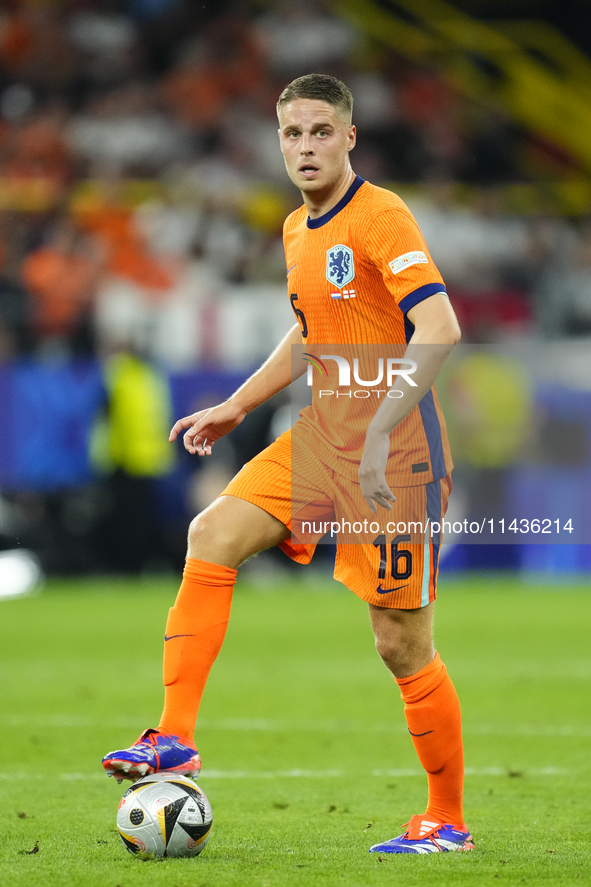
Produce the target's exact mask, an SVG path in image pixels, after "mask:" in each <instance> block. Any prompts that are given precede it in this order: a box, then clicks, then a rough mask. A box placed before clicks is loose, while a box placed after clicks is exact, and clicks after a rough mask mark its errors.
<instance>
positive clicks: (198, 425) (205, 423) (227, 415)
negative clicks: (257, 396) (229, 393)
mask: <svg viewBox="0 0 591 887" xmlns="http://www.w3.org/2000/svg"><path fill="white" fill-rule="evenodd" d="M245 416H246V413H245V411H244V410H242V409H240V407H238V406H237V405H236V404H235V403H233V402H232V401H229V400H227V401H224V403H221V404H219V405H218V406H217V407H212V408H211V409H207V410H200V411H199V412H198V413H193V414H192V415H191V416H185V417H184V418H183V419H179V420H178V422H175V424H174V425H173V426H172V429H171V431H170V436H169V438H168V439H169V441H171V442H172V441H173V440H176V438H177V437H178V435H179V434H180V433H181V431H183V429H185V428H186V429H187V431H185V433H184V435H183V445H184V447H185V449H186V450H187V452H189V453H191V455H195V453H197V455H198V456H211V448H212V446H213V445H214V443H215V442H216V440H219V439H220V437H223V436H224V435H225V434H228V432H229V431H232V430H233V429H234V428H236V426H237V425H240V423H241V422H242V420H243V419H244V417H245Z"/></svg>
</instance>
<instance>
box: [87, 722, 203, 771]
mask: <svg viewBox="0 0 591 887" xmlns="http://www.w3.org/2000/svg"><path fill="white" fill-rule="evenodd" d="M102 763H103V767H104V768H105V770H106V771H107V775H108V776H114V777H115V779H116V780H117V782H122V781H123V780H124V779H130V780H131V781H132V782H135V780H136V779H141V778H142V777H143V776H149V775H150V774H151V773H157V772H158V771H160V770H167V771H169V772H171V773H177V774H182V775H183V776H190V777H191V778H192V779H197V777H198V776H199V771H200V770H201V758H200V757H199V752H198V751H197V749H196V748H195V743H194V742H193V741H192V740H190V739H187V738H186V737H185V736H175V735H173V734H171V733H160V731H159V730H154V729H152V728H149V729H148V730H144V732H143V733H142V735H141V736H140V737H139V739H137V740H136V741H135V742H134V744H133V745H131V746H130V747H129V748H124V749H122V750H121V751H110V752H109V753H108V754H106V755H105V757H104V758H103V762H102Z"/></svg>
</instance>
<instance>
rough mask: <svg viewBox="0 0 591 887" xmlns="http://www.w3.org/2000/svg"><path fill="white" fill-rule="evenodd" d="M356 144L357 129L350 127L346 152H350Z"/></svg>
mask: <svg viewBox="0 0 591 887" xmlns="http://www.w3.org/2000/svg"><path fill="white" fill-rule="evenodd" d="M356 142H357V127H356V126H353V124H351V126H350V127H349V132H348V133H347V151H352V150H353V148H354V147H355V144H356Z"/></svg>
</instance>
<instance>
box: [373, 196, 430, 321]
mask: <svg viewBox="0 0 591 887" xmlns="http://www.w3.org/2000/svg"><path fill="white" fill-rule="evenodd" d="M364 258H365V259H366V260H367V261H368V262H370V263H371V264H373V265H374V266H376V267H377V268H378V269H379V271H380V273H381V275H382V278H383V280H384V283H385V285H386V289H387V290H388V291H389V292H390V293H391V294H392V295H393V297H394V299H395V301H396V304H397V305H398V307H399V308H400V310H401V311H402V312H403V313H404V314H406V313H407V311H410V309H411V308H413V307H414V306H415V305H418V303H419V302H422V301H423V299H428V298H429V296H433V295H435V293H446V292H447V291H446V288H445V284H444V282H443V278H442V277H441V274H440V273H439V271H438V270H437V267H436V265H435V263H434V262H433V259H432V258H431V256H430V255H429V251H428V249H427V245H426V243H425V240H424V238H423V235H422V234H421V231H420V229H419V226H418V225H417V223H416V221H415V219H414V218H413V216H412V215H411V213H410V212H408V211H406V212H405V211H403V210H400V209H392V210H386V211H384V212H381V213H380V214H379V215H377V216H376V217H375V218H374V219H373V220H372V222H371V223H370V226H369V229H368V232H367V237H366V240H365V249H364Z"/></svg>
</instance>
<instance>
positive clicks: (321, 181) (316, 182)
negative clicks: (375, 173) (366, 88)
mask: <svg viewBox="0 0 591 887" xmlns="http://www.w3.org/2000/svg"><path fill="white" fill-rule="evenodd" d="M279 141H280V144H281V151H282V153H283V157H284V159H285V166H286V168H287V174H288V175H289V177H290V179H291V180H292V182H293V183H294V185H296V186H297V187H298V188H299V189H300V191H302V192H303V193H304V194H309V195H310V196H311V197H313V196H314V195H317V196H318V197H320V196H326V195H328V194H330V192H331V191H332V190H334V189H337V188H338V187H339V186H340V185H341V183H342V182H343V180H344V179H346V178H347V177H348V176H349V175H350V171H351V165H350V163H349V151H351V150H352V149H353V148H354V147H355V127H354V126H352V125H351V124H350V123H349V121H348V120H346V119H344V115H343V112H342V111H341V109H339V108H335V106H334V105H330V104H329V103H328V102H324V101H320V100H318V99H294V100H293V101H291V102H288V103H287V104H286V105H284V106H283V108H282V109H281V112H280V116H279Z"/></svg>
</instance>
